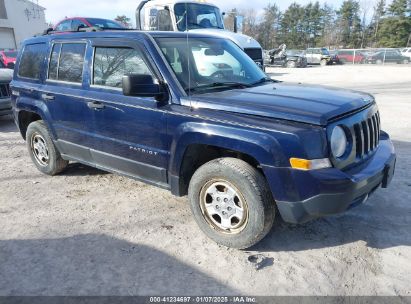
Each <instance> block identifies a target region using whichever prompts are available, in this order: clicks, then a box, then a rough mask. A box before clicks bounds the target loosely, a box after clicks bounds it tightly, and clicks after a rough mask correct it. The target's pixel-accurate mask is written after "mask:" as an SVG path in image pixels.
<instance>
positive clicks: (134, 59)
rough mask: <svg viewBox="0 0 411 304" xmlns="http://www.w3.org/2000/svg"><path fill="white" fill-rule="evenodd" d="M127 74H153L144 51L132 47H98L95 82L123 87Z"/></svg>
mask: <svg viewBox="0 0 411 304" xmlns="http://www.w3.org/2000/svg"><path fill="white" fill-rule="evenodd" d="M127 74H143V75H151V74H152V73H151V72H150V69H149V68H148V66H147V65H146V63H145V62H144V60H143V56H142V53H141V52H140V51H139V50H136V49H132V48H117V47H96V48H95V51H94V66H93V84H94V85H100V86H107V87H114V88H121V87H122V81H123V76H124V75H127Z"/></svg>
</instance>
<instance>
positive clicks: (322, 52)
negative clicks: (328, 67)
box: [321, 49, 330, 55]
mask: <svg viewBox="0 0 411 304" xmlns="http://www.w3.org/2000/svg"><path fill="white" fill-rule="evenodd" d="M321 54H323V55H330V52H329V51H328V50H327V49H321Z"/></svg>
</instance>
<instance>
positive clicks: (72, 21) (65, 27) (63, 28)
mask: <svg viewBox="0 0 411 304" xmlns="http://www.w3.org/2000/svg"><path fill="white" fill-rule="evenodd" d="M87 27H99V28H101V29H115V30H117V29H118V30H121V29H126V28H125V26H124V25H122V24H120V23H118V22H117V21H114V20H109V19H101V18H88V17H74V18H67V19H64V20H62V21H60V22H59V23H58V24H57V25H56V26H55V27H54V29H53V30H54V31H55V32H70V31H78V29H79V28H87Z"/></svg>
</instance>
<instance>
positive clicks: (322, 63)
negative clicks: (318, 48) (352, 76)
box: [320, 59, 328, 67]
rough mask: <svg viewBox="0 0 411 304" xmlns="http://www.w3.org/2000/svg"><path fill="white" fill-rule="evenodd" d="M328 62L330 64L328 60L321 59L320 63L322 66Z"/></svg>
mask: <svg viewBox="0 0 411 304" xmlns="http://www.w3.org/2000/svg"><path fill="white" fill-rule="evenodd" d="M327 64H328V61H327V60H325V59H323V60H321V62H320V65H321V66H322V67H325V66H326V65H327Z"/></svg>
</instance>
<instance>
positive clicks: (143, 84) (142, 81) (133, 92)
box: [123, 74, 166, 101]
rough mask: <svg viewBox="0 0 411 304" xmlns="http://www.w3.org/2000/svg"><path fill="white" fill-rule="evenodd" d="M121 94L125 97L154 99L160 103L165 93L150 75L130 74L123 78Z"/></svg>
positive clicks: (161, 86)
mask: <svg viewBox="0 0 411 304" xmlns="http://www.w3.org/2000/svg"><path fill="white" fill-rule="evenodd" d="M123 94H124V95H125V96H136V97H154V98H155V99H156V100H158V101H161V100H163V99H164V98H165V96H166V91H165V90H164V87H163V85H161V84H160V83H159V82H158V80H157V79H155V78H154V77H153V76H151V75H140V74H130V75H124V76H123Z"/></svg>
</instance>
